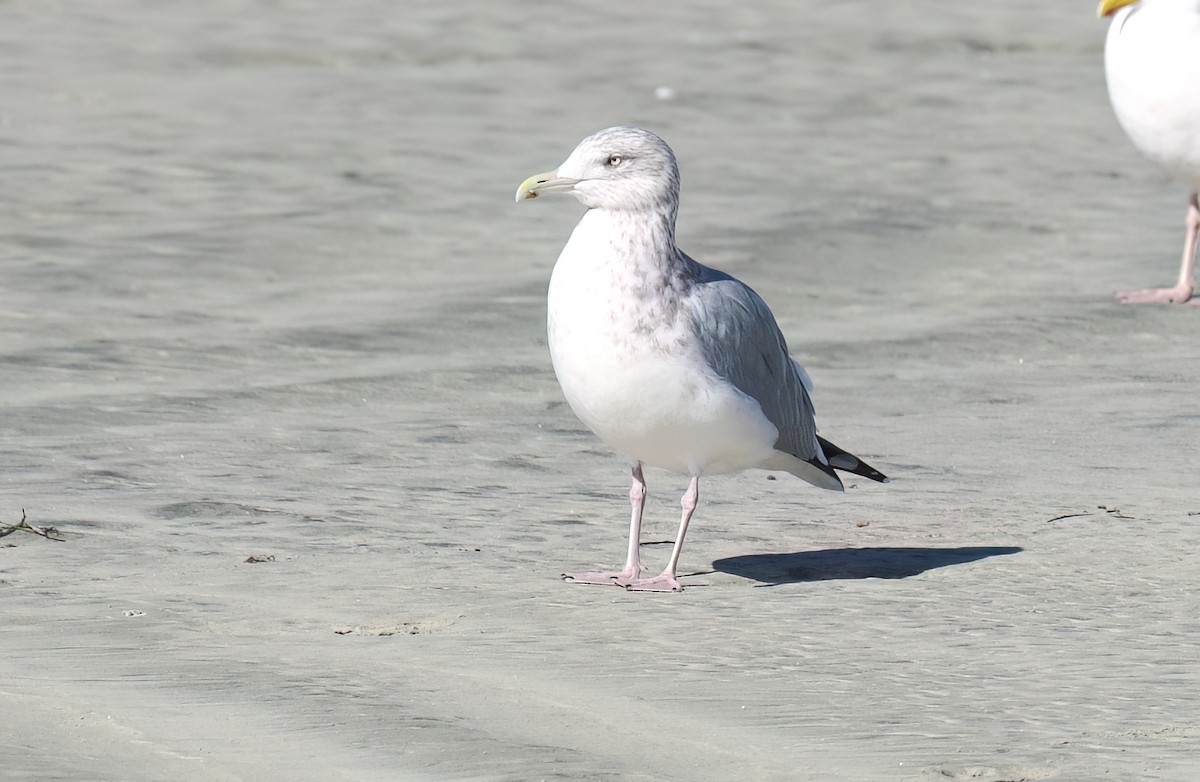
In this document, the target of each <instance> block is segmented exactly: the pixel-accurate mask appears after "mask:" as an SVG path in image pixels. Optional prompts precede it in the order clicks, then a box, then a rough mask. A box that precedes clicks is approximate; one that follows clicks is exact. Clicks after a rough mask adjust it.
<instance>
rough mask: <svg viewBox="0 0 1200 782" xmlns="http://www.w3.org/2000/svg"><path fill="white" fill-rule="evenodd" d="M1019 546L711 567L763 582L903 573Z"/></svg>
mask: <svg viewBox="0 0 1200 782" xmlns="http://www.w3.org/2000/svg"><path fill="white" fill-rule="evenodd" d="M1019 551H1023V549H1022V548H1021V547H1020V546H960V547H958V548H906V547H877V548H835V549H826V550H823V551H795V552H792V553H790V554H745V555H743V556H740V557H726V558H725V559H718V560H716V561H715V562H713V570H717V571H720V572H722V573H729V574H731V575H735V576H741V577H743V578H750V579H754V580H755V581H762V582H763V583H765V584H771V585H775V584H790V583H794V582H797V581H832V580H840V579H851V578H908V577H909V576H915V575H917V574H919V573H924V572H925V571H926V570H933V569H934V568H939V567H948V566H950V565H962V564H965V563H967V562H974V561H976V560H979V559H986V558H987V557H998V556H1003V555H1005V554H1016V553H1017V552H1019Z"/></svg>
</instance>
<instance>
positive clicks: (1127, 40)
mask: <svg viewBox="0 0 1200 782" xmlns="http://www.w3.org/2000/svg"><path fill="white" fill-rule="evenodd" d="M1183 5H1184V4H1182V3H1178V2H1159V3H1146V4H1142V5H1138V6H1130V7H1126V8H1123V9H1122V10H1121V11H1119V12H1118V13H1117V14H1116V16H1114V17H1113V20H1112V23H1111V25H1110V27H1109V30H1108V40H1107V42H1106V45H1105V54H1104V62H1105V72H1106V77H1107V80H1108V93H1109V98H1110V99H1111V101H1112V105H1113V111H1114V113H1115V114H1116V115H1117V119H1118V121H1119V122H1120V123H1121V127H1122V128H1124V130H1125V132H1126V133H1127V134H1128V135H1129V138H1130V139H1131V140H1132V141H1133V143H1134V146H1136V147H1137V148H1138V150H1139V151H1140V152H1142V154H1144V155H1146V157H1148V158H1150V159H1151V160H1153V161H1154V162H1156V163H1158V164H1159V165H1161V166H1163V167H1164V168H1166V169H1167V170H1168V171H1170V172H1171V173H1172V174H1174V175H1175V176H1177V177H1179V178H1180V179H1182V180H1184V181H1185V182H1188V183H1189V184H1191V185H1192V186H1193V187H1200V13H1197V12H1196V9H1195V7H1194V6H1193V7H1192V8H1184V7H1183Z"/></svg>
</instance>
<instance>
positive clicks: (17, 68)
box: [0, 0, 1200, 782]
mask: <svg viewBox="0 0 1200 782" xmlns="http://www.w3.org/2000/svg"><path fill="white" fill-rule="evenodd" d="M751 5H752V6H753V7H745V8H735V7H734V4H732V3H711V2H703V3H683V2H677V1H671V2H664V3H660V4H654V5H652V4H648V3H634V2H615V3H611V4H608V5H602V4H596V3H589V2H577V1H575V0H571V1H570V2H560V3H518V2H514V1H512V0H504V1H503V2H491V3H484V2H466V3H457V4H456V3H412V4H403V5H398V4H395V3H386V2H381V1H379V0H371V1H364V2H358V3H350V4H330V3H313V2H279V3H252V2H247V1H246V0H217V1H216V2H209V3H193V4H168V3H155V2H150V1H149V0H142V1H141V2H137V1H134V0H113V2H107V3H104V4H102V5H96V4H93V5H88V4H68V3H53V2H32V1H31V0H7V1H0V96H3V97H2V98H0V431H2V432H3V440H2V441H0V522H3V523H4V524H10V525H11V524H16V523H18V522H19V521H20V520H21V518H22V513H24V514H25V516H26V518H27V520H28V524H29V525H32V526H34V527H37V528H47V527H52V528H54V529H55V530H57V535H56V537H58V538H61V539H60V540H51V539H47V538H45V537H41V536H38V535H36V534H32V533H30V532H29V531H25V530H18V531H14V532H13V533H12V534H9V535H6V536H4V537H2V538H0V779H3V780H5V782H9V781H15V780H20V781H24V780H36V781H37V782H42V781H43V780H93V781H97V782H110V781H111V782H151V781H157V780H176V781H178V782H210V781H217V780H221V781H225V780H247V781H249V782H274V781H275V780H279V781H280V782H285V781H288V782H290V781H292V780H314V781H315V780H347V781H355V782H356V781H358V780H368V781H369V780H418V781H424V780H432V781H434V782H441V781H445V780H487V781H489V782H490V781H493V780H504V781H509V780H511V781H512V782H520V781H523V780H613V781H614V782H615V781H616V780H622V781H624V780H635V781H636V780H643V781H645V782H649V781H650V780H656V781H658V780H700V781H708V780H712V781H713V782H717V781H719V780H733V779H745V780H803V781H810V780H811V781H813V782H826V781H830V780H832V781H834V782H841V781H845V782H859V781H864V782H873V781H875V780H879V781H881V782H883V781H888V780H923V781H925V782H929V781H931V780H946V779H950V780H972V781H981V782H1015V780H1072V781H1076V780H1077V781H1079V782H1085V781H1088V782H1090V781H1092V780H1099V779H1111V780H1172V781H1177V782H1192V781H1193V780H1195V779H1200V567H1198V565H1197V553H1196V552H1197V550H1198V549H1200V489H1198V488H1197V486H1198V484H1197V469H1198V467H1200V449H1198V448H1197V438H1196V435H1197V427H1198V426H1200V414H1198V412H1197V410H1198V409H1200V408H1198V406H1197V404H1198V402H1197V397H1198V394H1200V362H1198V361H1197V357H1198V355H1200V310H1198V309H1196V308H1190V307H1177V308H1167V307H1130V306H1122V305H1118V304H1116V303H1115V302H1114V301H1113V299H1112V293H1113V291H1115V290H1117V289H1124V288H1131V287H1145V286H1150V285H1161V284H1167V283H1170V282H1171V281H1172V280H1173V279H1174V275H1175V273H1176V268H1177V265H1178V252H1179V248H1180V246H1181V244H1182V239H1183V214H1184V208H1185V198H1186V189H1185V188H1184V186H1182V185H1180V184H1178V183H1175V182H1172V181H1171V180H1169V179H1168V178H1167V176H1166V175H1165V174H1163V173H1161V172H1159V171H1158V170H1156V169H1154V168H1153V167H1152V166H1151V165H1150V164H1148V163H1147V162H1145V161H1144V160H1143V159H1142V158H1141V157H1139V155H1138V153H1137V152H1136V151H1135V150H1134V149H1133V147H1132V145H1131V144H1130V143H1129V142H1128V140H1127V139H1126V138H1125V136H1124V134H1123V133H1122V131H1121V129H1120V127H1119V126H1118V125H1117V123H1116V121H1115V119H1114V118H1113V115H1112V111H1111V109H1110V107H1109V104H1108V99H1107V95H1106V91H1105V85H1104V75H1103V67H1102V57H1103V41H1104V34H1105V31H1106V26H1107V23H1106V22H1104V21H1100V20H1097V19H1096V18H1095V10H1094V5H1093V4H1092V3H1090V2H1089V3H1084V2H1072V3H1038V2H1032V0H1017V1H1016V2H1011V3H987V4H978V3H977V4H957V5H955V4H947V3H939V2H933V0H918V1H917V2H913V3H884V2H881V1H880V0H850V1H848V2H840V3H786V2H778V1H776V0H771V1H770V2H762V3H757V4H751ZM615 124H635V125H641V126H645V127H648V128H650V129H652V130H654V131H656V132H658V133H659V134H660V135H662V136H663V137H664V138H666V139H667V140H668V141H669V142H670V143H671V145H672V146H673V147H674V149H675V151H676V153H677V154H678V156H679V160H680V166H681V169H682V177H683V200H682V207H681V212H680V223H679V239H680V244H681V245H682V247H683V248H684V249H685V250H686V251H687V252H688V253H689V254H691V255H692V256H694V257H695V258H696V259H698V260H700V261H702V262H704V263H707V264H710V265H713V266H716V267H718V268H721V269H723V270H725V271H727V272H730V273H732V274H734V275H736V276H738V277H739V278H741V279H743V280H744V281H746V282H747V283H749V284H750V285H751V286H753V287H754V288H755V289H756V290H757V291H758V292H759V293H760V294H761V295H762V296H763V298H764V299H766V301H767V302H768V303H769V304H770V306H771V308H772V309H773V310H774V312H775V314H776V316H777V318H778V320H779V323H780V326H781V327H782V329H783V331H784V332H785V334H786V336H787V338H788V341H789V344H790V346H791V349H792V352H793V354H794V355H795V356H796V357H797V358H798V359H799V360H800V361H801V362H802V363H803V364H804V365H805V366H806V367H807V369H808V370H809V372H810V373H811V375H812V377H813V379H814V381H815V384H816V389H815V393H814V402H815V404H816V408H817V415H818V422H819V424H820V425H821V428H822V432H823V433H824V434H825V435H827V436H828V437H829V438H830V439H832V440H834V441H835V442H837V443H838V444H839V445H842V446H843V447H845V448H847V449H850V450H852V451H854V452H855V453H857V454H859V455H861V456H862V457H864V458H865V459H867V460H868V461H870V462H871V463H872V464H874V465H875V466H877V467H878V468H880V469H881V470H883V471H884V472H886V473H888V474H889V475H890V476H891V477H892V478H893V482H892V483H891V484H889V485H886V486H881V485H877V484H869V482H867V481H862V480H857V481H850V482H849V483H850V485H849V486H848V489H847V491H846V492H845V494H834V493H831V492H822V491H819V490H817V489H814V488H813V487H811V486H808V485H807V484H805V483H803V482H802V481H799V480H797V479H794V478H792V477H791V476H789V475H786V474H779V475H768V474H767V473H764V472H749V473H745V474H742V475H738V476H732V477H713V478H707V479H705V480H704V482H703V483H702V488H701V491H702V504H701V506H700V510H699V512H698V513H697V515H696V517H695V519H694V521H693V524H692V528H691V532H690V533H689V535H688V544H687V546H686V547H685V548H684V550H683V557H682V560H681V563H680V572H681V575H682V579H681V580H682V582H683V584H684V586H685V591H683V592H682V593H678V594H635V593H626V592H624V591H623V590H620V589H617V588H607V587H586V586H579V585H571V584H567V583H564V582H563V581H561V580H560V574H561V573H562V572H563V571H564V570H570V569H588V568H594V567H612V566H615V565H619V564H620V561H621V559H622V557H623V555H624V546H625V543H624V535H625V532H626V526H627V518H628V500H627V499H626V493H627V491H628V473H627V468H626V465H625V463H624V461H623V460H622V459H621V458H619V457H618V456H616V455H614V454H613V453H611V452H610V451H609V450H608V449H607V448H606V447H605V446H604V445H603V444H602V443H601V442H600V441H598V440H597V439H596V438H595V437H594V436H593V435H591V434H590V433H589V432H588V431H586V430H585V429H584V428H583V426H582V425H581V424H580V423H579V422H578V421H577V420H576V419H575V417H574V416H573V415H572V413H571V411H570V410H569V409H568V408H567V406H566V404H565V402H564V401H563V399H562V396H561V393H560V391H559V388H558V385H557V383H556V380H555V377H554V374H553V371H552V369H551V366H550V360H549V357H548V354H547V349H546V344H545V292H546V285H547V281H548V279H549V275H550V270H551V267H552V265H553V263H554V260H555V258H556V257H557V255H558V252H559V250H560V248H561V247H562V245H563V243H564V242H565V240H566V238H567V236H568V234H569V232H570V230H571V227H572V226H573V225H574V223H575V221H576V220H577V219H578V217H579V214H580V208H579V207H578V205H576V204H575V203H573V202H571V201H569V200H568V199H562V200H552V199H545V200H538V201H535V202H532V203H525V204H520V205H516V204H514V203H513V192H514V190H515V188H516V186H517V184H518V183H519V182H520V181H521V180H522V179H524V178H525V177H526V176H528V175H530V174H532V173H535V172H539V171H544V170H546V169H549V168H552V167H554V166H556V165H557V164H558V163H559V162H561V161H562V160H563V158H564V157H565V156H566V155H567V153H569V152H570V150H571V149H572V148H573V147H574V146H575V144H576V143H577V142H578V141H579V139H581V138H582V137H584V136H586V135H587V134H589V133H591V132H593V131H595V130H597V129H599V128H603V127H607V126H610V125H615ZM646 477H647V482H648V484H649V490H650V500H649V504H648V506H647V527H648V533H647V536H646V540H647V544H646V545H645V546H644V548H643V552H644V557H645V558H646V560H647V564H648V566H650V567H652V568H657V567H661V565H662V563H663V562H664V561H665V559H666V557H667V554H668V552H669V549H670V546H669V542H670V540H671V538H672V536H673V535H674V532H675V526H676V523H677V518H678V516H677V514H678V502H679V496H680V494H681V492H682V491H683V490H684V488H685V486H686V479H685V478H684V477H682V476H678V475H672V474H669V473H665V472H661V471H657V470H652V469H648V470H647V472H646ZM0 531H2V530H0Z"/></svg>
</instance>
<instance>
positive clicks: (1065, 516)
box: [1046, 513, 1092, 524]
mask: <svg viewBox="0 0 1200 782" xmlns="http://www.w3.org/2000/svg"><path fill="white" fill-rule="evenodd" d="M1091 515H1092V514H1090V513H1064V514H1063V515H1061V516H1055V517H1054V518H1052V519H1046V523H1047V524H1049V523H1050V522H1052V521H1062V520H1063V519H1074V518H1078V517H1080V516H1091Z"/></svg>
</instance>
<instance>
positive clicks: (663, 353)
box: [547, 210, 778, 474]
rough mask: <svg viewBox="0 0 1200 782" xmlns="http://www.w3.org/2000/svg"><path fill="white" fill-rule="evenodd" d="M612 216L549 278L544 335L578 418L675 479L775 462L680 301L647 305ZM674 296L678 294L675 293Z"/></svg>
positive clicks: (581, 228) (593, 221)
mask: <svg viewBox="0 0 1200 782" xmlns="http://www.w3.org/2000/svg"><path fill="white" fill-rule="evenodd" d="M619 235H620V234H619V229H618V230H617V231H616V232H614V226H613V224H612V221H611V219H610V216H608V215H606V214H604V213H602V212H600V211H599V210H592V211H590V212H588V213H587V214H585V215H584V218H583V219H582V220H581V221H580V223H579V225H578V226H576V228H575V231H574V232H573V233H572V234H571V239H570V240H569V241H568V242H567V245H566V247H565V248H563V251H562V254H561V255H560V256H559V259H558V262H557V263H556V264H555V266H554V272H553V274H552V275H551V277H550V290H549V296H548V313H547V316H548V318H547V335H548V342H549V347H550V357H551V360H552V361H553V363H554V372H555V374H556V375H557V376H558V381H559V384H560V385H561V386H562V390H563V394H564V395H565V396H566V398H567V402H568V403H569V404H570V405H571V409H572V410H573V411H574V412H575V414H576V415H577V416H578V417H579V419H580V420H581V421H583V422H584V423H585V424H586V425H587V426H588V427H589V428H590V429H591V430H592V431H593V432H595V433H596V434H597V435H598V436H599V437H600V438H601V439H602V440H604V441H605V442H606V443H608V444H609V445H610V446H611V447H612V448H614V449H615V450H617V451H619V452H621V453H623V454H625V455H627V456H629V457H632V458H633V459H636V460H638V461H641V462H644V463H646V464H650V465H654V466H657V467H663V468H666V469H669V470H674V471H676V472H682V473H690V474H700V473H701V472H703V473H721V472H734V471H737V470H742V469H746V468H748V467H754V466H757V465H759V464H761V463H762V462H764V461H766V460H767V459H769V458H770V457H771V456H772V454H773V453H774V443H775V441H776V440H777V438H778V430H776V428H775V426H774V425H772V424H771V422H770V421H768V420H767V418H766V416H765V415H763V412H762V408H761V407H760V405H759V404H758V402H756V401H755V400H753V399H751V398H750V397H748V396H746V395H745V394H743V393H742V392H741V391H739V390H738V389H737V388H736V387H734V386H733V385H732V384H730V383H728V382H727V381H725V380H724V379H722V378H720V377H718V376H716V375H715V374H714V373H713V372H712V370H711V369H710V368H709V367H708V365H707V363H706V362H705V360H704V357H703V355H702V353H701V351H700V346H699V344H698V341H697V339H696V336H695V332H694V328H695V326H694V324H693V322H692V320H691V318H690V317H688V316H687V313H686V294H685V296H684V298H683V299H682V300H680V299H678V298H671V297H666V298H663V297H660V296H641V295H639V291H642V290H644V283H645V280H644V277H643V276H641V275H640V273H639V262H641V261H644V260H645V259H637V258H629V257H626V256H627V254H624V253H622V252H621V251H620V250H618V249H617V247H616V245H615V244H614V236H619ZM672 293H675V292H672Z"/></svg>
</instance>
